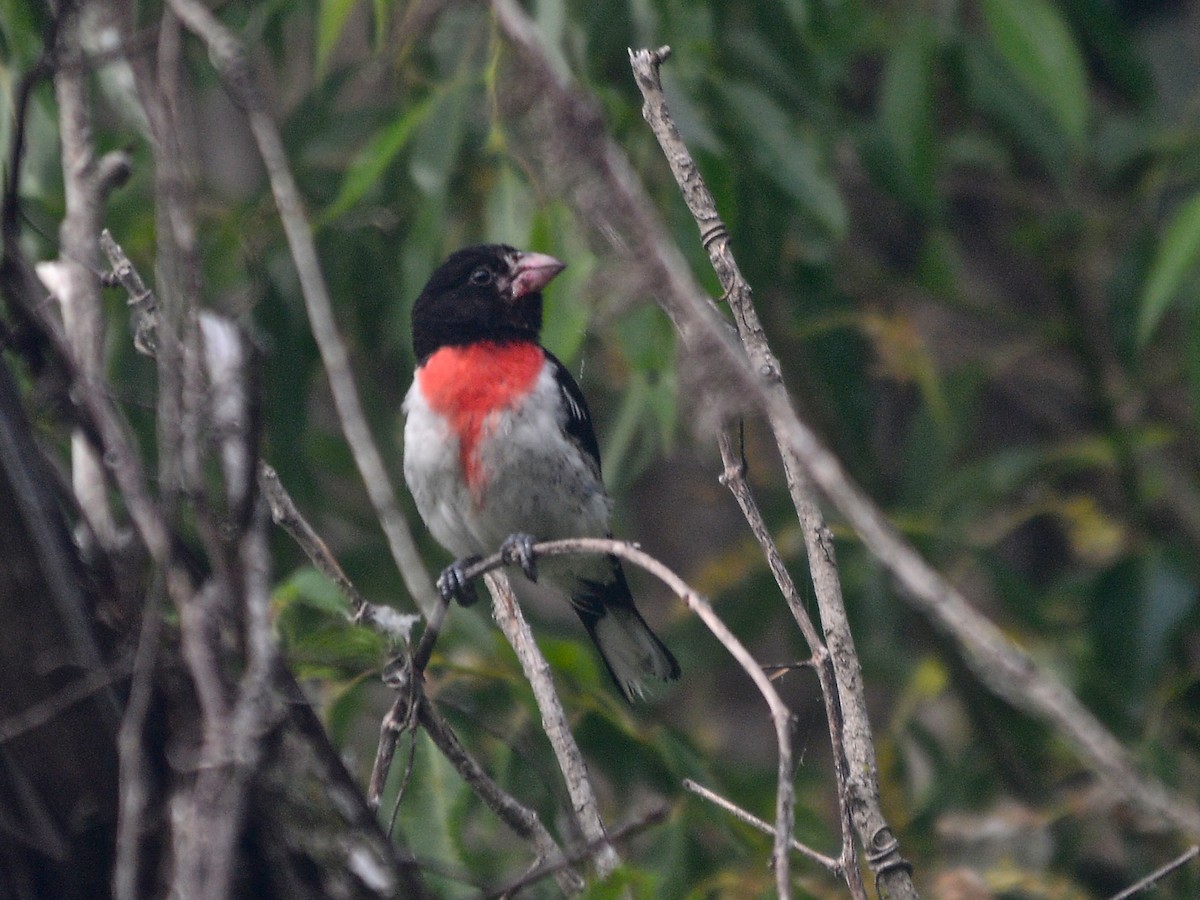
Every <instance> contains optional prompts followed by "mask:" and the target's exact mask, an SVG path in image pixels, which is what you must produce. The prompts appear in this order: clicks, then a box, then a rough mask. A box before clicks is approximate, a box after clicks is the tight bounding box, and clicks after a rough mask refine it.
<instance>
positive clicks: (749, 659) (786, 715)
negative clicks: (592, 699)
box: [464, 538, 795, 896]
mask: <svg viewBox="0 0 1200 900" xmlns="http://www.w3.org/2000/svg"><path fill="white" fill-rule="evenodd" d="M533 552H534V555H535V556H542V555H545V556H563V555H569V554H576V553H610V554H612V555H613V556H617V557H620V558H621V559H624V560H627V561H628V562H631V563H633V564H634V565H636V566H639V567H640V568H642V569H645V570H646V571H647V572H649V573H650V574H651V575H653V576H654V577H655V578H657V579H658V580H659V581H661V582H662V583H663V584H665V585H666V586H667V587H668V588H670V589H671V590H672V591H674V592H675V594H676V596H678V597H679V599H680V600H682V601H683V602H684V604H686V605H687V607H688V609H690V610H691V611H692V612H694V613H695V614H696V615H697V616H698V617H699V618H700V620H701V621H702V622H703V623H704V624H705V626H706V627H707V628H708V630H709V631H711V632H712V634H713V636H714V637H715V638H716V639H717V640H718V641H720V643H721V645H722V646H723V647H724V648H725V649H726V650H727V651H728V652H729V654H730V655H731V656H732V657H733V658H734V659H735V660H737V662H738V664H739V665H740V666H741V667H742V669H743V671H745V672H746V674H747V675H749V676H750V680H751V681H753V682H754V685H755V687H757V688H758V690H759V693H761V694H762V695H763V699H764V700H766V702H767V706H768V708H769V709H770V711H771V720H772V723H773V724H774V726H775V737H776V741H777V743H778V753H779V785H778V793H777V800H776V807H777V809H776V824H775V835H776V841H777V842H780V838H779V835H780V834H783V835H784V838H783V840H782V843H783V844H784V849H783V851H782V855H783V856H784V857H785V858H784V860H783V861H782V864H781V861H780V860H779V859H776V860H775V861H774V862H775V865H776V866H777V867H781V868H782V870H783V872H784V875H785V876H786V877H785V878H780V877H779V876H778V873H777V876H776V886H777V888H778V889H779V894H780V896H790V892H791V885H790V870H789V864H788V862H787V860H786V856H787V847H788V846H789V842H790V841H791V837H792V815H793V804H794V802H795V794H794V790H793V786H792V744H791V712H790V711H789V710H788V708H787V706H786V705H785V704H784V702H783V700H781V699H780V697H779V694H778V693H776V691H775V687H774V685H772V684H771V680H770V679H769V678H768V677H767V676H766V674H765V673H764V672H763V670H762V667H761V666H759V665H758V663H757V662H756V661H755V660H754V657H753V656H751V655H750V652H749V651H748V650H747V649H746V648H745V646H743V644H742V643H741V641H739V640H738V639H737V637H736V636H735V635H734V634H733V632H731V631H730V630H729V628H728V627H727V626H726V625H725V623H724V622H722V621H721V619H720V617H718V616H717V614H716V612H715V611H714V610H713V608H712V606H711V605H710V604H709V603H708V601H707V600H706V599H704V597H702V596H701V595H700V594H699V593H697V592H696V591H695V590H693V589H692V588H691V587H690V586H689V585H688V584H687V582H685V581H684V580H683V579H682V578H680V577H679V576H678V575H676V574H675V573H674V572H672V571H671V570H670V569H669V568H667V567H666V566H665V565H663V564H662V563H661V562H659V561H658V560H657V559H655V558H654V557H652V556H650V555H649V554H648V553H645V552H643V551H642V550H641V549H640V548H639V547H638V546H637V545H636V544H630V543H627V542H625V541H616V540H612V539H604V538H569V539H564V540H557V541H543V542H541V543H537V544H534V545H533ZM505 565H506V563H505V560H504V558H503V557H502V556H501V554H499V553H495V554H493V555H491V556H488V557H485V558H484V559H481V560H479V561H478V562H476V563H474V564H472V565H470V566H468V567H467V568H466V570H465V572H464V575H465V576H466V578H467V579H468V580H469V579H473V578H478V577H479V576H480V575H486V576H487V577H488V578H489V587H490V586H491V579H494V578H495V573H496V570H498V569H500V568H502V567H504V566H505ZM511 602H512V605H513V607H514V608H515V607H516V602H515V598H513V600H512V601H511ZM496 605H497V606H499V605H500V600H499V599H497V600H496ZM502 612H504V611H503V610H502ZM517 612H518V614H519V610H517ZM521 624H524V626H525V631H526V632H528V625H527V624H525V622H524V619H523V618H522V619H521ZM501 627H503V625H502V626H501ZM510 640H511V639H510ZM528 640H529V642H532V635H530V636H529V638H528ZM517 652H518V655H520V653H521V652H522V649H520V648H518V649H517ZM538 658H539V659H540V658H541V657H540V654H539V655H538ZM522 664H523V665H525V663H524V661H523V663H522ZM530 665H535V666H536V665H537V663H536V662H531V663H530ZM540 665H541V666H543V667H546V669H548V666H546V662H545V660H544V659H541V663H540ZM534 674H536V675H537V677H538V679H539V680H544V679H548V677H549V673H548V671H545V670H542V671H539V672H535V673H534ZM526 677H527V678H530V680H531V681H532V677H531V673H530V671H529V670H528V668H527V669H526ZM535 690H536V688H535ZM543 715H544V711H543ZM543 726H544V727H548V725H547V723H546V722H545V721H543ZM589 839H590V838H589Z"/></svg>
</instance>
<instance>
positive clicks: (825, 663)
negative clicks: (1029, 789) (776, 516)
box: [718, 431, 867, 900]
mask: <svg viewBox="0 0 1200 900" xmlns="http://www.w3.org/2000/svg"><path fill="white" fill-rule="evenodd" d="M718 444H719V446H720V449H721V460H722V462H723V464H724V467H725V471H724V473H723V474H722V475H721V482H722V483H723V484H724V485H725V486H726V487H728V488H729V491H730V493H732V494H733V496H734V499H735V500H736V501H737V504H738V507H739V508H740V509H741V511H742V515H743V516H744V517H745V519H746V522H747V523H748V524H749V526H750V530H751V531H752V532H753V533H754V538H755V540H757V541H758V544H759V547H761V548H762V551H763V555H764V556H765V557H766V560H767V565H768V567H769V568H770V569H771V574H772V575H774V576H775V583H776V584H777V585H778V586H779V590H780V592H781V593H782V594H783V598H784V600H785V601H786V602H787V605H788V609H790V610H791V612H792V618H794V619H795V620H796V624H797V625H798V626H799V627H800V631H801V633H802V634H803V635H804V639H805V641H807V642H808V646H809V650H810V651H811V652H812V667H813V671H815V672H816V675H817V681H818V683H819V684H820V686H821V700H822V702H823V704H824V707H825V721H826V723H827V724H828V726H829V742H830V750H831V752H832V756H833V772H834V778H835V780H836V783H837V795H838V811H839V816H838V819H839V821H840V825H841V832H842V851H841V874H842V875H843V877H844V878H845V879H846V886H847V887H848V888H849V889H850V895H851V896H852V897H854V898H855V900H866V896H867V892H866V888H865V887H864V886H863V883H862V875H861V874H860V872H859V870H858V866H857V865H855V860H856V858H857V855H856V853H855V850H854V830H853V829H854V821H853V816H852V815H851V812H850V811H851V809H852V807H853V803H854V797H853V792H852V790H851V787H850V785H851V781H852V778H851V775H850V768H851V765H852V763H851V761H850V760H848V759H847V747H846V735H845V727H844V721H843V716H842V707H841V703H840V701H839V698H838V689H837V685H838V680H837V671H836V669H835V668H834V665H833V658H832V657H831V655H830V653H829V650H828V649H827V648H826V646H825V644H824V642H822V640H821V637H820V635H819V634H818V633H817V629H816V627H815V626H814V625H813V622H812V619H811V618H810V617H809V615H808V610H807V609H805V608H804V601H803V600H802V599H801V598H800V593H799V591H797V590H796V584H795V582H794V581H792V576H791V573H790V572H788V570H787V566H786V565H785V564H784V562H783V555H782V554H781V553H780V552H779V547H778V546H777V545H776V544H775V540H774V538H772V537H771V532H770V530H769V529H768V528H767V523H766V522H765V521H764V520H763V517H762V513H761V512H760V511H759V508H758V504H757V503H756V502H755V500H754V495H753V494H752V493H751V492H750V486H749V485H748V484H747V483H746V477H745V476H746V464H745V458H744V457H743V456H742V455H741V454H740V453H737V454H735V452H734V448H733V442H732V440H731V439H730V437H729V433H728V431H722V432H721V435H720V437H719V439H718Z"/></svg>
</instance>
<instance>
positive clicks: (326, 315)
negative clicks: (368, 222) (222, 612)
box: [170, 0, 438, 617]
mask: <svg viewBox="0 0 1200 900" xmlns="http://www.w3.org/2000/svg"><path fill="white" fill-rule="evenodd" d="M170 5H171V8H172V9H173V10H174V11H175V13H176V14H177V15H178V16H179V18H180V19H181V20H182V21H183V22H184V24H185V25H186V26H187V27H188V28H189V29H190V30H191V31H192V32H194V33H195V34H196V35H197V36H198V37H199V38H200V39H201V40H202V41H204V43H205V45H206V46H207V48H208V51H209V55H210V56H211V58H212V60H213V62H214V64H215V65H216V67H217V70H218V71H219V73H220V74H221V76H222V77H223V78H224V80H225V83H226V85H227V86H228V88H229V90H230V92H231V93H232V94H233V96H234V97H235V98H237V100H238V102H239V103H240V104H241V106H242V108H243V110H244V111H245V113H246V117H247V120H248V122H249V125H250V130H251V132H252V133H253V135H254V140H255V143H256V144H257V146H258V150H259V155H260V156H261V157H262V161H263V165H264V166H265V167H266V170H267V175H268V178H269V179H270V182H271V191H272V193H273V194H274V196H275V203H276V206H277V207H278V210H279V217H280V220H281V222H282V223H283V229H284V233H285V235H286V236H287V241H288V246H289V247H290V248H291V252H292V259H293V261H294V263H295V265H296V273H297V275H298V276H299V280H300V289H301V292H302V294H303V295H304V303H305V308H306V309H307V310H308V317H309V324H310V326H311V328H312V332H313V337H314V338H315V339H316V341H317V346H318V348H319V349H320V352H321V359H322V361H323V362H324V364H325V371H326V374H327V375H328V377H329V384H330V387H331V389H332V392H333V400H334V405H335V406H336V408H337V412H338V416H339V418H340V419H341V423H342V431H343V432H344V434H345V435H346V441H347V443H348V444H349V445H350V450H351V452H352V454H353V455H354V461H355V463H356V464H357V465H358V469H359V472H360V473H361V475H362V478H363V482H364V484H365V485H366V488H367V494H368V495H369V497H370V499H371V503H372V505H373V506H374V508H375V514H376V516H377V517H378V518H379V522H380V525H381V526H382V527H383V530H384V533H385V535H386V536H387V539H388V545H389V547H390V548H391V551H392V556H393V557H394V559H395V560H396V565H397V566H398V567H399V569H400V574H401V577H402V578H403V579H404V584H405V586H406V587H407V588H408V591H409V593H410V594H411V595H412V596H413V598H414V600H415V601H416V604H417V606H418V608H419V609H420V610H421V612H422V613H423V614H424V615H425V616H426V617H429V616H431V615H433V612H434V610H435V609H436V607H437V602H438V601H437V593H436V592H435V591H434V589H433V581H432V579H430V577H429V573H428V572H427V571H426V569H425V565H424V563H423V562H422V561H421V557H420V554H419V553H418V552H417V547H416V544H415V542H414V541H413V538H412V534H411V532H410V531H409V529H408V524H407V522H406V521H405V519H404V516H403V514H402V513H401V510H400V506H399V504H398V503H397V501H396V494H395V491H394V490H393V488H392V484H391V480H390V478H389V477H388V474H387V467H386V466H385V465H384V463H383V457H382V456H381V455H380V453H379V448H378V447H377V446H376V445H375V441H374V439H373V438H372V436H371V431H370V428H369V426H368V425H367V420H366V416H365V415H364V413H363V409H362V403H361V401H360V400H359V396H358V389H357V388H356V387H355V384H354V375H353V372H352V370H351V367H350V357H349V353H348V351H347V350H346V345H345V343H344V342H343V341H342V338H341V335H340V334H339V333H338V329H337V322H336V321H335V319H334V316H333V303H332V301H331V299H330V296H329V288H328V286H327V285H326V283H325V276H324V275H323V274H322V272H321V265H320V262H319V260H318V257H317V250H316V246H315V244H314V242H313V238H312V231H311V229H310V228H309V225H308V219H307V216H306V214H305V211H304V204H303V201H302V200H301V197H300V191H299V188H298V187H297V186H296V182H295V179H294V178H293V176H292V171H291V166H290V164H289V162H288V158H287V153H286V151H285V149H284V146H283V141H282V139H281V138H280V136H279V130H278V128H277V127H276V125H275V123H274V121H272V119H271V116H270V114H269V113H268V111H267V108H266V104H265V103H264V102H263V100H262V97H261V96H260V94H259V91H258V88H257V85H256V84H255V81H254V77H253V75H252V73H251V70H250V69H251V67H250V61H249V59H248V57H247V53H246V48H245V46H244V45H243V44H242V42H241V41H240V40H239V39H238V38H237V36H236V35H234V33H233V32H232V31H230V30H229V29H228V28H226V27H225V26H224V25H223V24H222V23H221V22H220V21H219V20H218V19H217V18H216V17H215V16H214V15H213V14H212V12H211V11H210V10H209V9H208V8H207V7H205V6H204V5H203V4H201V3H199V2H197V0H171V3H170Z"/></svg>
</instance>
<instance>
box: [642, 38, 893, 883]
mask: <svg viewBox="0 0 1200 900" xmlns="http://www.w3.org/2000/svg"><path fill="white" fill-rule="evenodd" d="M669 52H670V50H669V48H665V47H664V48H662V49H661V50H656V51H651V50H640V51H636V52H635V51H632V50H631V51H630V54H629V58H630V63H631V65H632V67H633V71H634V75H635V76H636V78H637V83H638V87H639V88H640V90H641V92H642V97H643V98H644V100H645V105H644V106H643V108H642V113H643V115H644V117H645V119H646V121H647V122H648V123H649V125H650V128H651V130H652V131H653V132H654V135H655V137H656V138H657V139H658V142H659V146H661V147H662V150H663V154H664V155H665V156H666V158H667V161H668V163H669V164H670V166H671V171H672V172H673V173H674V175H675V180H676V182H677V183H678V185H679V188H680V191H681V192H682V194H683V197H684V200H685V201H686V203H687V205H688V208H689V209H690V210H691V212H692V215H693V217H694V218H695V220H696V225H697V228H698V229H699V231H700V239H701V242H702V243H703V245H704V248H705V249H706V250H707V251H708V255H709V259H710V260H711V262H712V266H713V269H714V271H716V273H717V277H718V278H719V279H720V281H721V287H722V288H723V289H724V292H725V297H726V299H727V300H728V302H729V306H730V309H731V310H732V311H733V316H734V321H735V322H736V324H737V329H738V336H739V337H740V338H741V342H742V346H743V347H744V348H745V349H746V355H747V358H748V361H749V365H750V368H751V369H752V370H753V371H755V372H757V373H758V384H759V390H760V391H761V392H762V393H763V394H764V395H765V396H766V397H767V398H769V399H770V401H771V403H772V405H773V406H777V407H781V408H784V409H787V410H789V411H791V401H790V399H789V398H788V395H787V389H786V387H785V386H784V384H783V377H782V374H781V369H780V365H779V360H778V359H777V358H776V357H775V355H774V354H773V353H772V352H771V349H770V347H769V346H768V344H767V339H766V334H765V333H764V331H763V328H762V324H761V323H760V322H759V320H758V314H757V312H756V311H755V308H754V301H753V296H752V294H751V291H750V286H749V285H748V284H747V283H746V280H745V278H743V277H742V274H741V271H740V270H739V269H738V266H737V262H736V260H734V258H733V252H732V250H731V248H730V245H729V233H728V231H727V230H726V228H725V223H724V222H722V221H721V218H720V215H719V214H718V212H717V208H716V202H715V200H714V199H713V196H712V194H711V193H710V192H709V190H708V187H707V186H706V185H705V183H704V179H703V177H702V176H701V175H700V172H699V170H698V169H697V168H696V164H695V162H694V161H693V160H692V157H691V154H690V153H689V152H688V149H687V146H686V145H685V144H684V142H683V138H682V137H681V136H680V134H679V130H678V129H677V128H676V127H675V123H674V121H673V119H672V118H671V115H670V111H669V109H668V108H667V102H666V96H665V95H664V93H663V90H662V82H661V80H660V79H659V66H660V65H661V64H662V62H663V61H664V60H665V59H666V57H667V55H668V54H669ZM768 418H769V419H770V421H771V426H772V429H773V430H774V432H775V439H776V441H777V443H778V444H779V447H780V450H781V455H782V457H783V465H784V472H785V474H786V476H787V482H788V488H789V490H790V492H791V496H792V503H793V505H794V506H795V508H796V513H797V516H798V518H799V520H800V526H801V530H802V532H803V534H804V542H805V547H806V549H807V552H808V564H809V571H810V572H811V574H812V581H813V587H814V589H815V592H816V596H817V604H818V606H819V608H820V610H821V625H822V627H823V629H824V633H825V641H826V642H827V645H828V651H829V652H828V662H826V660H825V659H824V658H821V659H819V660H818V663H819V668H818V674H819V676H820V677H821V689H822V694H823V695H824V696H825V703H826V715H827V718H828V720H829V722H830V726H831V731H832V736H833V738H834V741H835V743H834V747H833V755H834V761H835V767H836V771H837V777H838V798H839V802H840V805H841V810H842V822H843V835H844V838H845V839H846V844H845V845H844V846H843V856H844V858H846V861H847V863H848V865H847V866H846V870H845V871H846V873H847V875H848V876H849V878H850V888H851V892H852V893H853V894H854V895H855V896H857V897H861V896H863V895H864V889H863V887H862V885H861V883H857V884H856V883H855V882H857V881H858V879H857V873H858V870H857V868H856V867H855V866H853V865H849V862H850V860H851V855H852V845H851V842H850V841H849V838H850V835H849V833H848V825H849V824H851V823H853V824H854V825H856V826H857V827H858V831H859V837H860V839H861V840H862V843H863V846H864V847H866V848H867V851H868V859H869V860H870V861H871V863H872V868H873V869H874V870H875V872H876V873H877V875H880V874H882V875H883V877H884V881H885V882H886V887H887V889H888V891H889V893H890V894H891V895H893V896H896V897H915V895H916V892H915V889H914V888H913V885H912V879H911V877H910V876H909V874H908V871H907V868H906V864H904V863H903V860H902V859H901V857H900V856H899V853H898V852H896V853H895V854H891V853H889V854H880V853H879V852H878V850H879V848H878V847H877V846H875V842H876V840H877V836H879V835H881V834H884V833H885V832H888V825H887V822H886V820H885V819H884V817H883V810H882V806H881V804H880V800H879V779H878V775H877V767H876V763H875V747H874V743H873V741H872V738H871V724H870V721H869V720H868V718H867V704H866V692H865V691H864V690H863V683H862V666H861V665H860V663H859V661H858V653H857V651H856V650H855V647H854V637H853V634H852V633H851V631H850V623H849V620H848V619H847V617H846V609H845V604H844V603H843V602H842V588H841V578H840V576H839V574H838V571H837V564H836V562H835V558H834V554H833V540H832V536H831V535H830V533H829V529H828V528H827V527H826V525H825V519H824V516H823V515H822V514H821V509H820V506H819V505H818V503H817V498H816V496H815V493H814V491H813V489H812V486H811V485H810V483H809V480H808V477H807V475H806V474H805V471H804V466H803V464H802V462H801V459H800V457H799V455H798V454H797V453H796V452H795V450H794V449H793V448H791V447H790V446H789V445H788V443H787V441H786V440H784V439H783V434H782V430H783V422H782V420H781V419H780V418H779V417H778V416H775V415H772V414H771V413H770V412H768ZM722 456H723V457H725V458H726V470H727V471H728V470H729V460H728V456H729V448H728V447H724V446H723V447H722ZM734 486H736V482H735V485H731V487H734ZM734 493H735V496H738V493H739V492H738V491H737V490H735V491H734ZM747 499H748V498H747V496H746V495H745V494H744V493H743V495H742V496H739V497H738V503H739V505H740V506H741V507H742V511H743V513H745V514H746V515H747V518H748V519H749V520H750V521H751V525H752V527H753V526H754V520H755V518H756V516H755V515H754V514H753V513H751V512H748V511H747V509H748V507H747V503H746V500H747ZM755 533H756V536H759V540H760V543H761V542H762V540H763V537H762V535H765V533H766V529H765V526H763V525H762V524H761V521H760V524H759V527H758V528H757V529H756V530H755ZM765 546H766V547H767V560H768V563H769V564H770V565H771V571H772V572H773V573H774V574H775V577H776V580H777V581H779V583H780V587H781V589H783V591H784V596H785V597H787V598H788V605H789V607H790V608H791V610H792V614H793V616H794V617H796V621H797V623H798V624H799V625H800V628H801V630H802V631H803V632H804V637H805V640H807V641H808V642H809V646H810V648H812V650H813V653H814V656H823V654H822V651H821V650H819V649H818V646H819V645H817V644H814V643H813V641H814V639H815V637H816V635H815V631H814V629H813V627H812V624H811V622H810V623H808V624H807V625H806V623H805V620H806V619H807V615H799V612H800V608H799V604H798V602H797V601H798V597H797V596H796V594H795V589H794V587H789V586H788V585H789V584H790V579H788V578H786V576H785V577H784V579H783V580H780V578H781V573H783V566H782V560H780V559H779V558H778V553H777V552H775V553H774V554H773V553H772V551H771V549H770V546H769V543H768V544H767V545H765ZM773 557H774V561H773ZM822 649H823V648H822ZM826 665H828V666H829V667H830V668H831V669H832V671H833V674H834V677H833V678H829V677H828V675H827V674H826V675H824V676H821V673H822V672H826V668H825V667H826ZM848 815H849V818H847V816H848ZM892 843H893V841H890V840H889V841H888V843H887V846H889V847H890V846H891V844H892Z"/></svg>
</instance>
